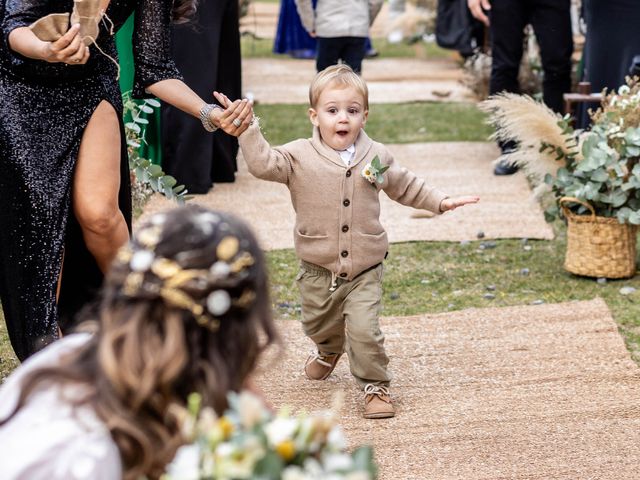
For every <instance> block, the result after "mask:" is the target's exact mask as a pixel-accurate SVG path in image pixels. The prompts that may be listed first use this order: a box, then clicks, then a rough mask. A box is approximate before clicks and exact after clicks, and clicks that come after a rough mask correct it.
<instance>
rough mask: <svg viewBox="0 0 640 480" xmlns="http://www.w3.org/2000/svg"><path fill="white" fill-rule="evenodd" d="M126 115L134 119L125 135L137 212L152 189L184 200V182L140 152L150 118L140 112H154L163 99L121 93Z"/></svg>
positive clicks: (171, 197) (187, 197) (125, 126)
mask: <svg viewBox="0 0 640 480" xmlns="http://www.w3.org/2000/svg"><path fill="white" fill-rule="evenodd" d="M122 100H123V105H124V116H125V118H126V117H127V116H129V115H130V116H131V119H132V121H130V122H127V123H125V125H124V128H125V135H126V137H127V152H128V154H129V169H130V170H131V172H132V173H133V174H134V176H135V178H133V179H132V180H133V181H132V184H133V185H132V191H133V196H134V198H133V204H134V214H136V215H139V214H140V213H141V211H142V208H143V207H144V204H145V203H146V201H147V200H148V198H149V196H150V195H151V194H152V193H153V192H157V193H160V194H162V195H164V196H165V197H167V198H169V199H172V200H175V201H176V202H178V203H179V204H183V203H184V202H185V201H186V200H188V199H189V198H190V197H189V196H187V190H186V189H185V186H184V185H177V183H178V182H177V180H176V179H175V178H174V177H172V176H171V175H165V173H164V172H163V170H162V167H160V165H154V164H153V163H151V161H149V160H148V159H146V158H142V157H141V156H140V153H139V149H140V146H141V145H142V143H143V142H145V139H144V133H145V128H146V126H147V125H148V124H149V120H147V119H146V118H143V117H142V116H141V115H140V114H141V113H146V114H151V113H153V109H154V108H159V107H160V102H158V101H157V100H155V99H152V98H147V99H145V100H144V101H142V102H136V101H134V100H133V98H131V92H125V93H124V94H123V96H122Z"/></svg>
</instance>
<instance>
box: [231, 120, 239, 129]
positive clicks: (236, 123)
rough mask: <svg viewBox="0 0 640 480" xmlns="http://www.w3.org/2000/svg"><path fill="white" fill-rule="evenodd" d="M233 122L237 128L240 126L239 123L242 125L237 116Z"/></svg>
mask: <svg viewBox="0 0 640 480" xmlns="http://www.w3.org/2000/svg"><path fill="white" fill-rule="evenodd" d="M231 123H233V124H234V125H235V126H236V127H237V128H240V125H242V121H241V120H240V119H239V118H236V119H235V120H234V121H233V122H231Z"/></svg>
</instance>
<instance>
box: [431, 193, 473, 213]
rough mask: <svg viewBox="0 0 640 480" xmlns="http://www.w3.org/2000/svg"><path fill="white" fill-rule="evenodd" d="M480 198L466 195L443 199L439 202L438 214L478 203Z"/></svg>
mask: <svg viewBox="0 0 640 480" xmlns="http://www.w3.org/2000/svg"><path fill="white" fill-rule="evenodd" d="M479 201H480V197H476V196H473V195H467V196H464V197H453V198H445V199H444V200H442V202H440V212H447V211H449V210H455V209H456V208H458V207H462V206H464V205H469V204H470V203H478V202H479Z"/></svg>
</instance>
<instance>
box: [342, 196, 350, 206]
mask: <svg viewBox="0 0 640 480" xmlns="http://www.w3.org/2000/svg"><path fill="white" fill-rule="evenodd" d="M342 204H343V205H344V206H345V207H348V206H349V205H351V202H350V201H349V199H348V198H347V199H345V201H344V202H342Z"/></svg>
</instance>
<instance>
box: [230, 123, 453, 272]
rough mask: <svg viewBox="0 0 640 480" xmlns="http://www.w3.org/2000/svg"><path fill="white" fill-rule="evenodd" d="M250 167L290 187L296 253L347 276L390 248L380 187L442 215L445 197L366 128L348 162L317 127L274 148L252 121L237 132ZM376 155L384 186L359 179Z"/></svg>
mask: <svg viewBox="0 0 640 480" xmlns="http://www.w3.org/2000/svg"><path fill="white" fill-rule="evenodd" d="M239 143H240V148H241V149H242V154H243V156H244V159H245V161H246V162H247V166H248V168H249V172H251V173H252V174H253V175H255V176H256V177H258V178H262V179H264V180H270V181H274V182H280V183H284V184H285V185H287V187H289V191H290V193H291V201H292V203H293V208H294V210H295V212H296V223H295V228H294V232H293V235H294V244H295V248H296V254H297V255H298V257H299V258H300V259H302V260H304V261H306V262H309V263H313V264H315V265H319V266H321V267H324V268H326V269H327V270H330V271H331V272H333V273H334V274H335V275H337V276H339V277H341V278H344V279H346V280H352V279H353V278H354V277H355V276H356V275H358V274H359V273H361V272H362V271H364V270H366V269H367V268H369V267H372V266H374V265H377V264H378V263H380V262H381V261H382V260H383V259H384V258H385V255H386V253H387V248H388V245H389V242H388V240H387V233H386V232H385V230H384V228H383V227H382V225H381V224H380V218H379V217H380V200H379V198H378V195H379V192H380V190H384V191H385V193H386V194H387V195H388V196H389V197H390V198H391V199H393V200H395V201H397V202H399V203H401V204H403V205H408V206H411V207H414V208H421V209H426V210H430V211H432V212H435V213H440V202H442V200H444V199H445V198H447V196H446V195H445V194H444V193H442V192H440V191H439V190H437V189H435V188H433V187H430V186H428V185H427V184H426V183H425V181H424V180H422V179H421V178H418V177H417V176H416V175H415V174H414V173H412V172H410V171H409V170H407V169H406V168H403V167H401V166H400V165H398V164H397V163H396V162H395V161H394V160H393V157H392V156H391V154H390V153H389V151H388V150H387V149H386V148H385V146H384V145H382V144H381V143H378V142H374V141H372V140H371V139H370V138H369V137H368V136H367V134H366V133H365V132H364V130H362V131H360V134H359V135H358V138H357V139H356V153H355V158H354V159H353V161H352V162H351V165H350V166H349V167H347V166H346V165H345V163H344V162H343V161H342V159H341V158H340V155H339V154H338V152H337V151H335V150H333V149H332V148H330V147H328V146H327V145H325V144H324V143H323V142H322V140H321V139H320V133H319V130H318V129H317V128H314V130H313V137H312V138H310V139H299V140H294V141H292V142H290V143H287V144H286V145H283V146H281V147H277V148H271V147H270V146H269V144H268V143H267V141H266V140H265V139H264V137H263V136H262V133H261V132H260V127H259V125H258V122H254V124H253V125H252V126H250V127H249V128H248V129H247V130H246V131H245V132H243V133H242V135H240V137H239ZM376 155H377V156H378V157H379V159H380V161H381V163H382V165H389V169H388V170H387V171H386V172H384V174H383V175H384V182H383V183H382V184H372V183H370V182H369V181H368V180H367V179H365V178H364V177H363V176H362V170H363V169H364V167H365V165H366V164H368V163H370V162H371V161H372V160H373V158H374V157H375V156H376Z"/></svg>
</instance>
